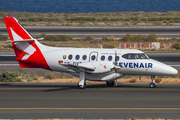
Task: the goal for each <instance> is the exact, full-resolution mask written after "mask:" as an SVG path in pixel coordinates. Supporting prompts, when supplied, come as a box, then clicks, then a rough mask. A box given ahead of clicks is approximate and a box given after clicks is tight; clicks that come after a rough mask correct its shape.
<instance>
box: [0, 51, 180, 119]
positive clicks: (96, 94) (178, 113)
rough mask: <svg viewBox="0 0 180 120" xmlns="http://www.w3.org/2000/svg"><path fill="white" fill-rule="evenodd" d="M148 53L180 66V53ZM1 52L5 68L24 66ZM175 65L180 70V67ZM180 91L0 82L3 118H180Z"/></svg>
mask: <svg viewBox="0 0 180 120" xmlns="http://www.w3.org/2000/svg"><path fill="white" fill-rule="evenodd" d="M2 54H3V55H2ZM8 54H9V53H8ZM147 54H148V56H149V57H151V58H153V59H156V60H159V61H161V62H164V63H167V64H171V65H180V62H179V61H180V57H179V55H180V53H147ZM0 55H1V56H0V65H1V66H0V69H1V70H2V69H4V70H16V69H20V68H19V66H18V63H17V61H14V58H15V56H13V54H11V53H10V54H9V56H8V55H7V54H4V53H0ZM3 65H4V66H3ZM174 67H175V68H176V69H178V71H180V66H174ZM23 70H25V71H32V70H33V71H35V70H37V71H39V70H42V69H23ZM179 93H180V84H158V86H157V88H148V84H118V86H114V87H107V86H106V84H105V83H96V84H92V83H91V84H90V83H89V84H88V86H87V88H86V89H83V90H82V89H78V88H77V85H76V84H74V83H72V84H67V83H0V119H31V118H62V119H63V118H74V119H79V118H80V119H81V118H83V119H125V118H133V117H137V118H140V119H146V118H175V119H180V95H179Z"/></svg>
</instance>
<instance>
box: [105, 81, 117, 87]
mask: <svg viewBox="0 0 180 120" xmlns="http://www.w3.org/2000/svg"><path fill="white" fill-rule="evenodd" d="M106 84H107V86H114V84H115V82H114V81H107V82H106Z"/></svg>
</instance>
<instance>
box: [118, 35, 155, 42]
mask: <svg viewBox="0 0 180 120" xmlns="http://www.w3.org/2000/svg"><path fill="white" fill-rule="evenodd" d="M157 38H158V36H157V35H155V34H150V35H148V36H143V35H131V34H129V33H127V34H126V35H125V36H124V37H122V38H121V39H119V41H121V42H156V41H157Z"/></svg>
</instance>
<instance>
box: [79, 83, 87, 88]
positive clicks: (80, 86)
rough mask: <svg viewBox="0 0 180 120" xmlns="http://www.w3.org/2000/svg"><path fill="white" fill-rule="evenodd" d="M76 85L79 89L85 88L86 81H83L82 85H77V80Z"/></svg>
mask: <svg viewBox="0 0 180 120" xmlns="http://www.w3.org/2000/svg"><path fill="white" fill-rule="evenodd" d="M77 86H78V88H79V89H85V88H86V82H84V86H82V85H79V82H78V84H77Z"/></svg>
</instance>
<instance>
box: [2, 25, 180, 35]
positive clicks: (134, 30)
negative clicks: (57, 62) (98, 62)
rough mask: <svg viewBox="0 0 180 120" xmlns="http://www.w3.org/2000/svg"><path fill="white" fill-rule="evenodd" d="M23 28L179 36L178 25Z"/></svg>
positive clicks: (48, 31)
mask: <svg viewBox="0 0 180 120" xmlns="http://www.w3.org/2000/svg"><path fill="white" fill-rule="evenodd" d="M25 29H26V30H27V31H28V32H30V34H32V35H41V34H49V35H64V34H66V35H70V36H72V37H74V38H83V37H86V36H88V35H91V36H93V37H94V38H102V37H105V36H107V37H110V36H114V37H118V38H121V37H123V36H124V35H126V34H127V33H130V34H133V35H149V34H156V35H158V36H160V37H168V38H172V37H176V38H180V27H179V26H92V27H88V26H83V27H81V26H54V27H53V26H25ZM0 33H1V34H5V35H7V34H8V33H7V30H6V28H5V26H4V27H0Z"/></svg>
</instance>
